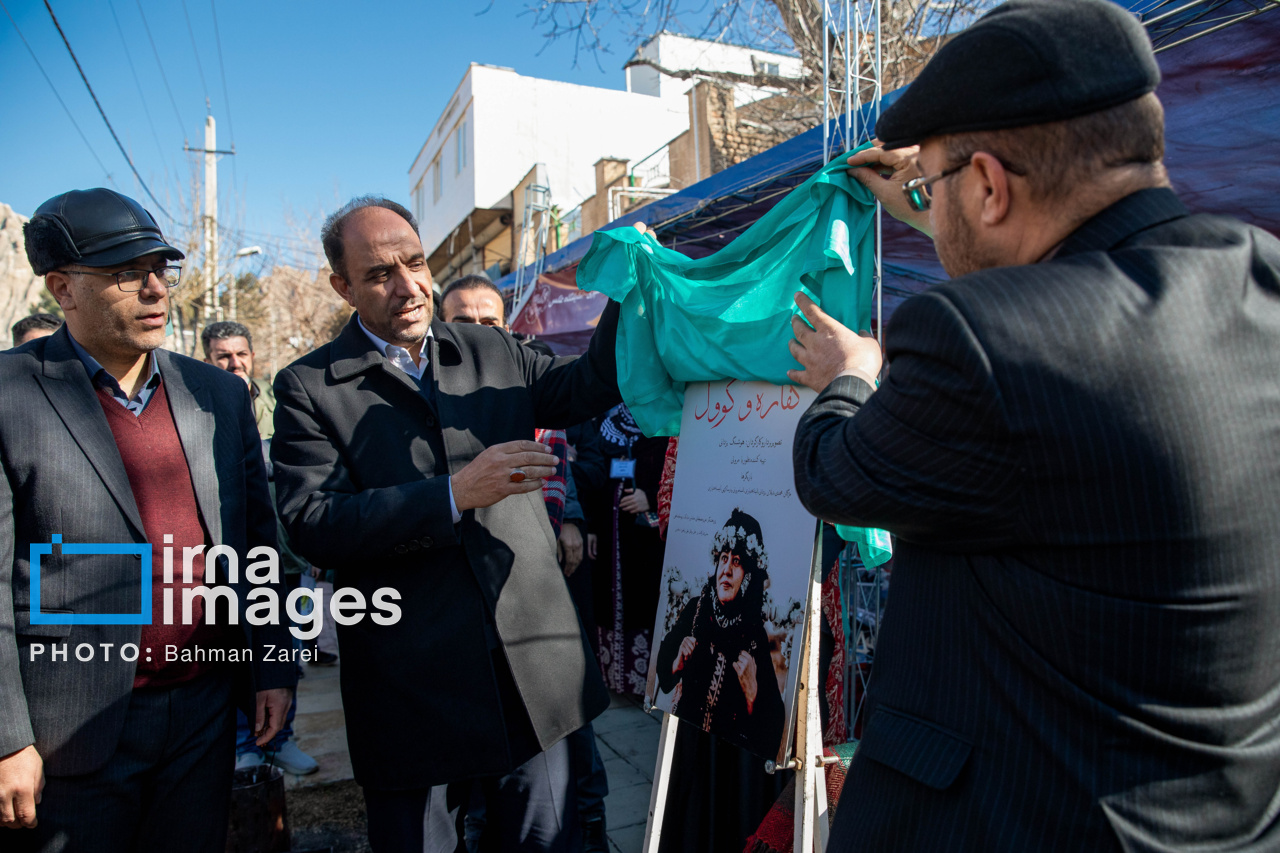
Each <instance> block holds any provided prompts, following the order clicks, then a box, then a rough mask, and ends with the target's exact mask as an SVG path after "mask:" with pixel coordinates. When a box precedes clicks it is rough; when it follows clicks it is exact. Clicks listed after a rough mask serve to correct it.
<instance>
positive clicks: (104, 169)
mask: <svg viewBox="0 0 1280 853" xmlns="http://www.w3.org/2000/svg"><path fill="white" fill-rule="evenodd" d="M0 9H4V13H5V15H6V16H7V17H8V18H9V23H11V24H13V28H14V30H16V31H17V33H18V38H20V39H22V44H23V45H24V46H25V47H26V48H27V53H29V54H31V59H32V61H34V62H35V64H36V68H39V69H40V73H41V74H42V75H43V76H44V81H45V82H46V83H48V84H49V88H50V89H52V90H53V96H54V97H55V98H57V99H58V103H59V104H62V110H63V112H65V113H66V114H67V118H69V119H71V124H72V126H73V127H75V129H76V133H78V134H80V138H81V139H82V140H84V145H85V147H86V148H88V149H89V153H90V154H92V155H93V159H94V160H96V161H97V162H98V165H99V166H101V167H102V172H103V174H105V175H106V176H107V181H108V182H109V183H111V185H112V186H116V182H115V179H114V178H112V177H111V172H110V171H108V170H107V167H106V164H104V163H103V162H102V158H101V157H99V156H98V152H97V151H95V150H94V149H93V146H92V145H90V144H89V137H87V136H85V135H84V131H83V130H81V129H80V123H79V122H77V121H76V117H75V116H74V115H72V114H71V110H70V109H68V108H67V102H66V101H64V100H62V96H61V95H59V94H58V89H57V87H56V86H54V85H53V81H52V80H50V79H49V75H48V74H47V73H45V70H44V66H43V65H41V64H40V60H39V58H38V57H36V52H35V51H34V50H32V49H31V45H30V44H28V43H27V37H26V36H24V35H23V34H22V30H20V29H18V22H17V21H15V20H14V19H13V15H10V14H9V7H8V6H6V5H4V0H0Z"/></svg>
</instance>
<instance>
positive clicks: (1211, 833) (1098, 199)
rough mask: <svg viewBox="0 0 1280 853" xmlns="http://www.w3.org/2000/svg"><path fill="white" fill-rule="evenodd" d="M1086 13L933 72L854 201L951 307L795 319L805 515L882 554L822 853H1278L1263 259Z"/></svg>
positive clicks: (1278, 705) (884, 120) (1275, 284)
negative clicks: (895, 233)
mask: <svg viewBox="0 0 1280 853" xmlns="http://www.w3.org/2000/svg"><path fill="white" fill-rule="evenodd" d="M1158 82H1159V71H1158V68H1157V66H1156V62H1155V58H1154V56H1153V54H1152V51H1151V46H1150V43H1149V41H1148V39H1147V37H1146V34H1145V32H1144V30H1143V29H1142V27H1141V26H1140V25H1139V24H1138V22H1137V21H1136V20H1135V19H1134V18H1133V17H1132V16H1131V15H1130V14H1129V13H1128V12H1126V11H1125V10H1123V9H1122V8H1121V7H1120V6H1118V5H1115V4H1113V3H1109V2H1104V0H1052V2H1049V0H1013V2H1010V3H1007V4H1005V5H1003V6H1001V7H999V8H997V9H995V10H994V11H992V12H991V13H990V14H988V15H986V16H985V17H983V18H982V19H981V20H979V21H978V22H977V23H976V24H975V25H974V26H973V27H971V28H970V29H968V30H967V31H965V32H962V33H960V34H959V35H957V36H956V37H955V38H954V39H953V40H952V41H950V42H949V43H948V44H947V45H945V46H944V47H943V48H942V49H941V50H940V51H939V52H938V54H937V56H936V58H935V59H934V60H933V61H932V62H931V63H930V64H929V65H928V66H927V67H926V68H925V69H924V71H923V72H922V73H921V75H920V77H919V78H918V79H917V80H916V82H915V83H913V84H912V85H911V87H910V88H909V89H908V90H907V91H906V92H905V93H904V94H903V96H902V97H901V98H900V99H899V100H898V101H897V102H896V103H894V104H893V105H892V106H891V107H890V108H889V109H887V110H886V111H885V112H884V114H883V115H882V117H881V119H880V122H879V124H878V126H877V128H876V130H877V134H878V136H879V138H880V139H881V140H882V141H883V143H884V147H883V148H873V149H869V150H868V151H866V152H862V153H860V154H858V155H854V156H853V157H852V158H850V161H849V162H850V165H851V166H853V167H854V169H853V174H854V175H855V176H856V177H857V178H858V179H859V180H861V181H862V182H863V183H864V184H866V185H867V186H868V187H869V188H870V189H871V190H872V191H873V192H874V193H875V194H876V195H877V197H878V198H880V199H881V200H882V201H883V202H884V203H885V206H886V208H887V209H888V210H889V211H890V212H891V213H892V214H893V215H894V216H896V217H898V218H899V219H902V220H904V221H906V222H908V223H910V224H912V225H914V226H915V227H917V228H919V229H920V230H922V231H924V232H925V233H928V234H931V235H932V236H933V239H934V242H935V244H936V246H937V250H938V255H939V257H940V258H941V259H942V262H943V264H944V266H945V267H946V269H947V271H948V272H949V273H950V274H951V275H952V276H953V281H951V282H949V283H947V284H945V285H941V286H938V287H936V288H933V289H932V290H930V291H929V292H928V293H926V294H923V295H921V296H917V297H915V298H913V299H911V300H909V301H908V302H906V303H904V304H903V305H902V306H901V307H900V308H899V309H898V310H897V312H896V313H895V314H894V317H893V321H892V323H891V324H890V325H889V327H888V329H887V331H886V334H885V343H886V346H887V350H886V355H887V360H888V363H889V367H890V369H889V372H888V373H887V375H885V376H884V377H883V381H882V383H881V385H880V387H879V390H874V391H873V383H874V382H875V380H876V378H877V377H878V376H879V375H880V374H881V366H882V365H881V355H880V351H879V348H878V347H877V346H876V344H875V343H874V341H871V340H868V339H864V338H860V337H858V336H856V335H855V334H854V333H853V332H851V331H850V330H848V329H845V328H843V327H841V326H839V325H838V324H835V323H834V322H833V321H832V320H831V319H830V318H829V317H828V316H826V315H825V314H823V313H822V312H821V311H820V310H818V309H817V308H816V307H815V306H813V304H812V303H810V302H807V301H806V300H804V299H803V297H798V301H800V302H801V303H802V308H803V310H804V313H805V314H806V316H807V317H808V318H809V320H810V322H811V323H812V324H813V326H814V328H813V329H810V328H809V327H807V326H805V325H804V324H802V323H799V322H797V323H796V326H795V331H796V340H795V342H794V343H793V345H792V350H793V353H794V354H795V356H796V358H797V359H798V360H799V361H800V362H801V364H802V365H803V367H804V369H803V370H800V371H795V372H794V373H793V378H794V379H795V380H796V381H801V382H804V383H805V384H807V385H809V386H810V387H813V388H815V389H817V390H818V391H820V392H821V393H820V395H819V397H818V399H817V400H816V402H815V403H814V405H813V406H812V408H811V409H810V410H809V411H808V412H807V413H806V414H805V416H804V418H803V420H802V421H801V423H800V426H799V427H798V430H797V434H796V443H795V465H796V485H797V491H798V492H799V494H800V496H801V499H802V500H803V501H804V503H805V505H806V506H808V507H809V508H810V510H811V511H813V512H814V513H815V514H816V515H818V516H819V517H821V518H823V519H826V520H829V521H833V522H840V523H844V524H851V525H865V526H872V527H882V528H887V529H888V530H890V531H892V532H893V533H895V534H896V535H897V538H898V548H897V556H896V560H895V570H894V578H893V595H892V596H891V597H890V604H889V607H888V610H887V612H886V614H885V619H884V622H883V625H882V629H881V632H880V636H879V639H878V644H877V648H876V671H875V677H874V678H873V679H872V680H871V684H870V688H869V692H868V697H867V717H866V723H865V728H864V737H863V739H862V741H861V744H860V746H859V749H858V752H857V756H856V758H855V759H854V761H853V764H852V766H851V768H850V771H849V776H848V779H847V782H846V784H845V788H844V792H843V794H842V795H841V799H840V808H839V809H838V811H837V815H836V819H835V825H834V827H833V829H832V837H831V845H830V847H829V849H830V850H833V851H836V850H839V851H844V850H858V851H879V850H892V851H917V850H919V851H930V853H935V851H949V850H956V851H961V850H964V851H971V850H982V851H1031V850H1035V851H1055V850H1063V851H1083V850H1088V851H1107V850H1115V851H1121V850H1123V851H1152V852H1153V853H1154V851H1173V850H1191V849H1195V850H1232V851H1261V850H1276V849H1280V818H1278V814H1280V618H1277V617H1280V569H1278V568H1277V567H1280V515H1278V514H1277V513H1276V511H1275V506H1276V498H1277V496H1280V454H1277V453H1276V446H1277V427H1276V424H1277V423H1280V383H1278V382H1277V381H1276V365H1277V364H1280V241H1277V240H1276V238H1275V237H1274V236H1272V235H1270V234H1267V233H1265V232H1263V231H1261V230H1259V229H1257V228H1253V227H1250V226H1247V225H1245V224H1243V223H1240V222H1238V221H1235V220H1232V219H1227V218H1222V217H1214V216H1205V215H1191V214H1189V213H1188V212H1187V210H1186V209H1185V208H1184V207H1183V206H1182V204H1181V203H1180V202H1179V201H1178V198H1177V196H1176V195H1175V194H1174V192H1173V191H1172V189H1170V186H1169V182H1168V179H1167V177H1166V175H1165V170H1164V167H1163V165H1162V163H1161V159H1162V157H1163V149H1164V120H1163V114H1162V111H1161V107H1160V102H1159V101H1158V100H1157V98H1156V96H1155V94H1154V90H1155V88H1156V85H1157V83H1158Z"/></svg>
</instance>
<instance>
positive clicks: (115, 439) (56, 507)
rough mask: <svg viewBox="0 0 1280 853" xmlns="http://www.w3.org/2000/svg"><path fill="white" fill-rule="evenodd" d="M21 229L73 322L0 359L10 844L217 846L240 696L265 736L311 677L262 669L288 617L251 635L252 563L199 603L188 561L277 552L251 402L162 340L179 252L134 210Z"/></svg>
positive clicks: (1, 709)
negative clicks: (188, 594) (262, 549)
mask: <svg viewBox="0 0 1280 853" xmlns="http://www.w3.org/2000/svg"><path fill="white" fill-rule="evenodd" d="M24 236H25V238H26V248H27V257H28V259H29V260H30V262H31V267H32V269H33V270H34V271H35V272H36V274H37V275H43V276H44V277H45V286H46V287H48V289H49V292H50V293H51V294H52V295H53V297H54V298H55V299H56V300H57V301H58V305H59V306H60V307H61V308H62V311H63V313H64V314H65V315H66V323H65V324H64V325H63V327H62V328H60V329H59V330H58V331H57V332H55V333H54V334H53V335H51V336H48V337H44V338H40V339H37V340H35V341H31V342H29V343H27V344H24V345H22V346H20V347H17V348H16V349H13V350H9V351H7V352H4V353H0V387H3V388H4V389H5V391H4V394H3V396H0V466H2V467H3V476H0V827H2V828H0V849H4V850H6V851H49V853H51V852H52V851H63V850H67V851H80V850H86V851H88V850H92V851H94V853H115V851H120V853H132V851H140V850H146V851H182V853H186V851H192V850H199V851H208V853H215V851H216V853H221V851H222V850H223V849H224V847H225V838H226V828H227V806H228V801H229V796H230V789H231V772H232V767H233V763H234V740H235V734H234V732H235V714H234V709H233V705H232V700H233V696H234V698H235V699H237V700H238V701H239V703H240V704H241V706H242V707H244V708H246V709H247V711H248V713H250V714H251V715H253V717H251V718H256V721H257V726H256V728H257V730H258V734H259V739H258V743H260V744H261V743H266V742H267V741H269V740H270V739H271V737H273V736H274V735H275V733H276V731H278V730H279V728H280V725H281V723H282V721H283V720H284V715H285V712H286V711H287V709H288V707H289V702H290V696H291V689H292V687H293V684H294V681H295V678H296V676H295V673H294V664H293V663H291V662H273V661H271V660H269V659H268V656H269V652H270V649H271V648H272V647H274V648H288V647H289V646H290V638H289V634H288V632H287V629H285V628H283V627H279V626H275V625H263V626H250V625H249V622H248V619H247V618H246V615H247V614H246V612H245V611H246V609H247V608H248V607H249V605H250V604H252V603H253V601H251V600H250V599H249V597H248V593H249V591H250V587H249V583H248V579H247V577H246V576H245V575H246V574H247V572H246V573H242V574H241V575H240V577H239V578H238V579H233V580H230V581H226V580H224V579H225V578H226V575H225V574H223V573H222V572H219V573H218V577H217V579H216V580H217V582H216V583H215V580H213V579H210V582H209V585H210V586H211V587H215V588H217V589H218V590H220V591H223V592H225V591H226V590H225V589H224V588H225V587H229V588H230V591H231V592H233V593H234V594H235V595H234V598H233V602H234V603H232V604H231V607H235V608H237V609H236V610H234V611H233V610H230V609H229V607H228V605H227V604H226V603H222V604H216V605H215V600H214V599H213V598H207V599H206V598H201V597H196V598H194V599H193V603H194V606H193V607H191V610H190V613H191V618H190V619H188V618H186V617H185V616H184V615H183V611H184V609H185V606H184V596H183V590H184V589H188V588H194V587H202V585H203V583H204V581H205V579H206V577H207V576H206V574H205V565H204V557H203V555H202V554H201V553H196V554H195V557H194V560H192V562H191V566H192V574H191V580H190V581H188V580H186V579H185V578H184V577H183V574H184V571H183V565H184V562H185V560H184V556H185V555H184V552H185V551H187V550H190V551H192V552H201V551H203V549H204V547H207V546H211V545H218V544H223V545H226V546H229V547H230V548H232V549H233V550H234V551H235V553H236V554H237V556H238V559H239V561H240V563H239V565H241V566H246V565H247V564H248V563H249V562H250V560H249V553H250V550H251V549H253V548H256V547H259V546H267V547H272V548H274V547H275V545H276V523H275V515H274V513H273V511H272V508H271V502H270V497H269V495H268V493H267V481H266V474H265V463H264V461H263V458H262V452H261V449H260V444H259V439H258V431H257V427H256V426H255V424H254V418H253V409H252V407H251V405H250V402H249V393H248V391H247V389H246V388H245V384H244V383H243V382H241V381H240V380H239V379H237V378H236V377H234V376H232V375H231V374H229V373H226V372H224V371H222V370H219V369H218V368H216V367H213V366H211V365H207V364H203V363H201V362H198V361H196V360H194V359H190V358H186V357H184V356H180V355H177V354H175V353H171V352H166V351H165V350H163V349H160V346H161V344H162V343H163V342H164V336H165V322H166V318H167V314H168V308H169V289H170V288H171V287H174V286H176V285H178V284H179V280H180V275H181V269H180V267H178V266H177V265H176V262H178V261H181V260H182V257H183V255H182V252H180V251H178V250H177V249H175V248H174V247H173V246H171V245H169V244H168V243H167V242H166V241H165V239H164V236H163V235H162V234H161V232H160V229H159V227H158V226H157V225H156V223H155V220H154V219H152V217H151V215H150V214H149V213H148V212H147V211H146V210H144V209H143V208H142V206H141V205H139V204H138V203H137V202H136V201H134V200H133V199H130V198H127V197H126V196H123V195H120V194H119V193H116V192H113V191H111V190H106V189H94V190H84V191H72V192H68V193H64V194H63V195H60V196H57V197H55V198H52V199H50V200H49V201H47V202H45V203H44V204H43V205H41V206H40V208H39V209H38V210H37V211H36V213H35V215H34V216H33V217H32V219H31V221H30V222H28V223H27V225H26V226H25V228H24ZM59 542H64V543H66V544H65V545H61V546H60V545H58V544H56V543H59ZM73 543H74V544H75V545H80V546H84V545H87V546H89V551H90V552H89V553H84V552H81V553H79V554H76V553H75V552H74V551H73V550H72V544H73ZM109 545H117V546H118V545H123V546H126V547H132V546H143V549H139V550H138V552H137V553H132V552H130V553H124V554H115V553H105V552H101V551H99V552H98V553H93V551H94V550H95V548H97V547H98V546H109ZM148 545H149V546H150V549H149V550H150V553H151V563H150V566H151V575H150V576H147V575H145V574H144V572H145V571H146V563H145V561H144V558H143V557H144V554H145V552H146V546H148ZM37 546H44V547H46V548H51V550H52V553H50V552H49V551H47V550H46V551H45V552H44V554H43V556H41V553H40V551H39V550H38V549H37ZM166 548H171V549H173V554H174V555H175V556H174V558H173V560H172V561H171V565H172V566H173V567H174V568H173V577H172V578H171V579H169V580H170V582H166V578H165V573H164V566H165V563H166V560H164V559H163V557H162V555H163V553H164V549H166ZM210 568H212V565H211V566H210ZM148 584H149V588H150V593H149V594H148V593H146V592H144V590H146V589H147V588H148ZM274 586H276V594H277V596H279V594H280V590H279V587H278V584H277V585H274ZM166 591H168V592H170V593H171V594H172V596H173V601H174V604H173V611H172V612H173V613H174V614H175V618H174V619H173V620H172V621H173V622H174V623H175V624H165V623H166V621H168V620H166V619H165V618H164V616H163V614H164V613H165V612H166V611H165V604H164V592H166ZM224 602H225V598H224ZM205 611H209V612H208V613H206V612H205ZM214 611H216V617H217V618H216V619H212V620H206V617H207V616H213V615H215V614H214ZM229 619H230V620H231V621H232V623H233V624H231V625H228V624H227V623H228V621H229ZM139 622H141V623H142V624H138V623H139ZM246 653H247V654H246Z"/></svg>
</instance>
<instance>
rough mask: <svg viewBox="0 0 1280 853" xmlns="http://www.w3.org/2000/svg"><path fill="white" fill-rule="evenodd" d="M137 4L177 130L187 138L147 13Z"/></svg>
mask: <svg viewBox="0 0 1280 853" xmlns="http://www.w3.org/2000/svg"><path fill="white" fill-rule="evenodd" d="M134 2H135V3H137V4H138V14H139V15H141V16H142V28H143V29H144V30H146V31H147V41H149V42H151V53H152V54H154V55H155V58H156V65H157V66H158V67H159V68H160V79H161V80H163V81H164V90H165V91H166V92H168V93H169V103H170V104H171V105H172V106H173V117H174V118H176V119H177V120H178V132H179V133H181V134H182V138H183V139H186V138H187V131H186V129H185V128H184V127H183V126H182V112H181V111H180V110H179V109H178V102H177V100H176V99H174V97H173V89H171V88H169V78H168V76H167V75H166V74H165V73H164V63H163V62H162V61H161V60H160V51H159V50H157V49H156V40H155V39H153V38H152V37H151V26H150V25H149V24H148V23H147V13H146V12H143V11H142V0H134Z"/></svg>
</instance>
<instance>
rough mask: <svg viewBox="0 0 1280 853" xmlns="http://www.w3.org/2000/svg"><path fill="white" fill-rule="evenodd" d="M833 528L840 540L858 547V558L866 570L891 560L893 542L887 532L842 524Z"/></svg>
mask: <svg viewBox="0 0 1280 853" xmlns="http://www.w3.org/2000/svg"><path fill="white" fill-rule="evenodd" d="M835 528H836V533H838V534H840V538H841V539H843V540H844V541H846V542H852V543H853V544H855V545H857V546H858V556H860V557H861V558H862V564H863V565H864V566H866V567H867V568H869V569H874V568H875V567H876V566H881V565H884V564H885V563H887V562H889V560H890V559H892V558H893V542H892V541H890V539H889V531H887V530H877V529H876V528H874V527H846V526H845V525H843V524H837V525H836V526H835Z"/></svg>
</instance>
